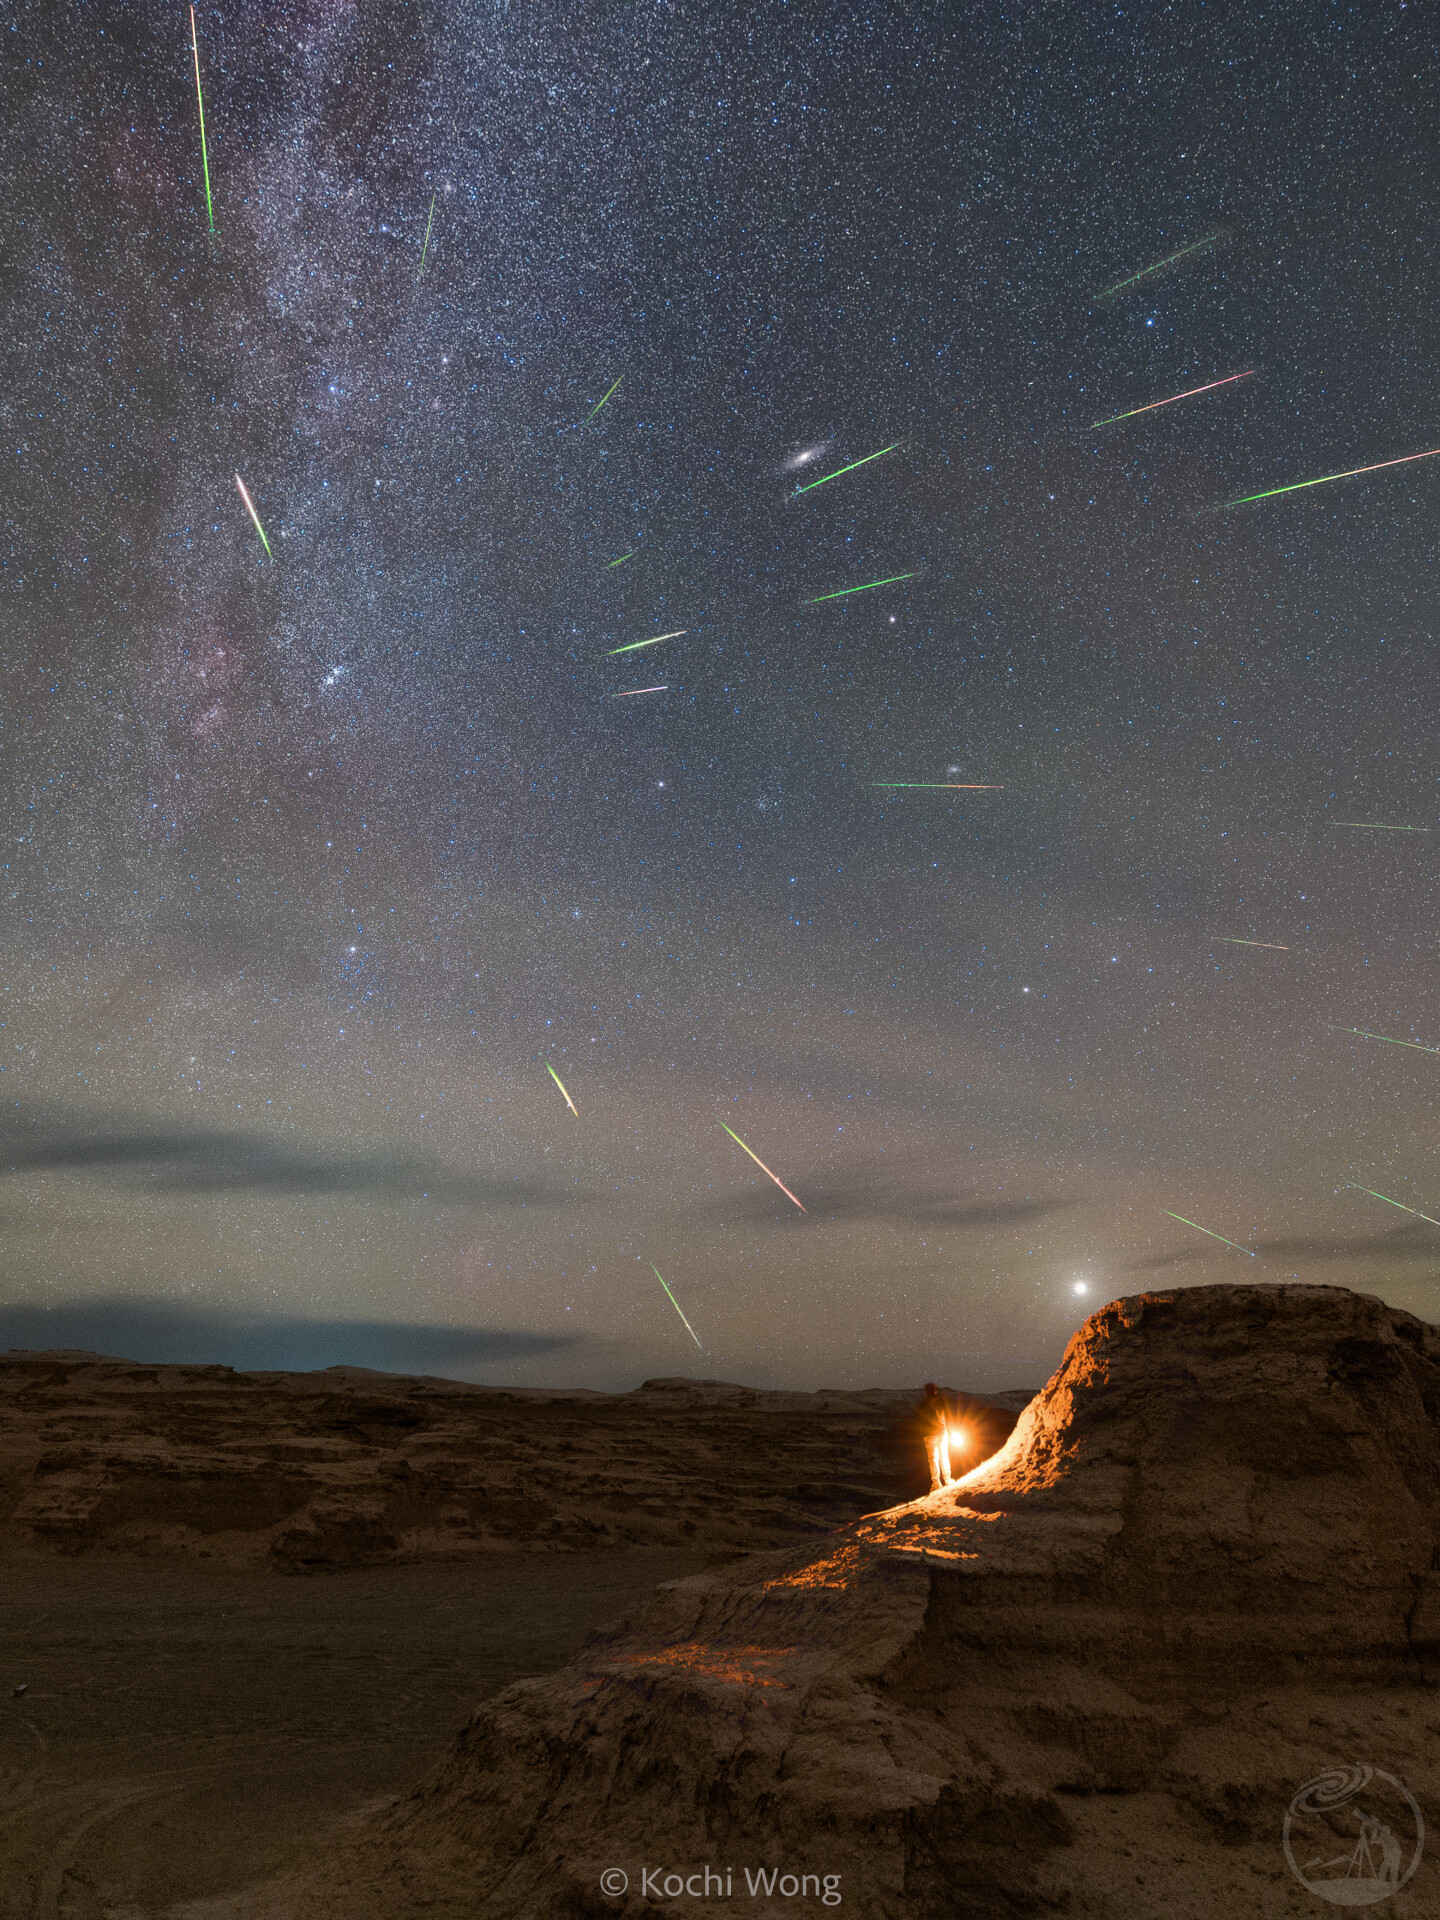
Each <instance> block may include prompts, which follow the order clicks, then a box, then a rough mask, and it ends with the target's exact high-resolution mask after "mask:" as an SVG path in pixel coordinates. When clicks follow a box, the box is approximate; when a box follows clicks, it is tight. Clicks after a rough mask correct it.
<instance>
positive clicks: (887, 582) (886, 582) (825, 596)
mask: <svg viewBox="0 0 1440 1920" xmlns="http://www.w3.org/2000/svg"><path fill="white" fill-rule="evenodd" d="M914 578H915V575H914V574H913V573H891V574H887V575H886V577H885V578H884V579H883V580H867V581H866V582H865V584H864V586H863V587H841V588H840V589H839V590H838V591H837V592H835V593H817V594H816V596H815V598H814V599H813V600H810V601H807V602H806V604H807V605H808V606H812V607H818V606H819V604H820V602H821V601H822V600H843V599H844V598H845V596H846V594H847V593H869V591H870V589H871V588H872V587H893V586H894V584H895V582H896V581H897V580H913V579H914Z"/></svg>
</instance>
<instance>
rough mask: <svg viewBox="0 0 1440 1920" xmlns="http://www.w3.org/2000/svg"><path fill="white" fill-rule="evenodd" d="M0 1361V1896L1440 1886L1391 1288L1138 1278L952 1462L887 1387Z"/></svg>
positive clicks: (1408, 1438) (889, 1903)
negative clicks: (2, 1729)
mask: <svg viewBox="0 0 1440 1920" xmlns="http://www.w3.org/2000/svg"><path fill="white" fill-rule="evenodd" d="M0 1390H3V1396H4V1397H3V1403H0V1404H3V1412H4V1426H3V1432H0V1447H3V1474H4V1488H5V1495H4V1497H5V1510H6V1513H7V1515H8V1518H7V1519H6V1522H5V1526H4V1530H3V1532H0V1544H3V1548H4V1552H5V1563H4V1565H5V1576H6V1661H7V1665H8V1669H9V1670H11V1671H13V1674H14V1676H15V1678H14V1685H17V1686H18V1685H22V1684H23V1685H25V1686H26V1688H27V1690H26V1691H25V1692H24V1693H23V1694H19V1695H15V1694H13V1692H12V1696H11V1698H10V1699H9V1701H8V1703H7V1705H8V1719H7V1722H6V1743H7V1744H6V1748H5V1766H6V1772H5V1779H4V1790H5V1795H6V1799H5V1815H4V1817H5V1822H6V1824H5V1838H6V1845H7V1849H8V1853H9V1861H10V1863H11V1864H10V1873H9V1878H8V1880H7V1884H6V1890H5V1894H4V1900H5V1903H6V1904H5V1905H4V1906H3V1908H0V1913H3V1915H4V1917H5V1920H12V1916H13V1920H22V1917H23V1920H30V1916H32V1915H35V1916H42V1920H52V1916H64V1917H65V1920H72V1917H73V1920H79V1917H80V1916H84V1917H85V1920H409V1916H411V1915H415V1914H420V1913H424V1914H426V1915H427V1916H431V1920H474V1917H475V1916H483V1920H532V1916H536V1915H540V1914H544V1915H546V1916H553V1917H554V1920H596V1916H600V1915H606V1914H611V1915H617V1916H619V1917H620V1920H636V1916H639V1915H640V1914H643V1913H650V1912H654V1911H657V1910H665V1909H673V1910H675V1911H677V1912H678V1911H690V1912H694V1913H705V1912H725V1911H730V1910H731V1909H732V1908H733V1909H734V1910H737V1911H745V1912H747V1913H750V1914H753V1915H756V1916H759V1917H760V1920H775V1917H776V1916H778V1915H781V1914H795V1913H800V1912H815V1913H818V1912H821V1911H833V1910H836V1908H837V1906H838V1907H839V1908H840V1909H843V1910H848V1911H850V1912H859V1913H864V1914H866V1915H867V1916H875V1917H876V1920H956V1916H961V1917H963V1920H990V1917H991V1916H1023V1917H1025V1920H1031V1917H1034V1920H1039V1916H1044V1915H1063V1916H1066V1920H1159V1916H1162V1915H1163V1916H1165V1920H1212V1916H1216V1915H1227V1916H1228V1915H1232V1914H1235V1915H1238V1914H1245V1915H1256V1916H1261V1917H1262V1920H1269V1916H1282V1915H1284V1916H1292V1915H1293V1916H1300V1915H1305V1914H1314V1913H1317V1912H1321V1911H1325V1910H1327V1909H1328V1906H1329V1905H1333V1904H1345V1905H1358V1904H1361V1903H1362V1899H1361V1896H1364V1897H1365V1899H1367V1900H1368V1901H1369V1902H1370V1903H1372V1904H1375V1905H1376V1906H1377V1910H1378V1911H1381V1912H1383V1913H1385V1914H1386V1915H1392V1916H1397V1920H1421V1917H1422V1916H1427V1917H1428V1916H1430V1915H1433V1914H1434V1913H1436V1912H1437V1911H1440V1871H1437V1868H1440V1860H1437V1852H1440V1849H1436V1848H1435V1847H1434V1845H1433V1844H1432V1845H1431V1847H1430V1850H1429V1852H1428V1853H1427V1851H1426V1846H1425V1829H1426V1828H1427V1826H1428V1829H1429V1832H1430V1835H1431V1839H1432V1842H1433V1836H1434V1832H1435V1829H1436V1827H1437V1824H1440V1799H1437V1795H1440V1329H1437V1328H1435V1327H1433V1326H1430V1325H1428V1324H1427V1323H1425V1322H1423V1321H1420V1320H1418V1319H1416V1318H1415V1317H1414V1316H1412V1315H1410V1314H1407V1313H1404V1312H1401V1311H1400V1310H1398V1309H1395V1308H1391V1307H1388V1306H1386V1305H1385V1304H1384V1303H1383V1302H1382V1301H1380V1300H1378V1299H1376V1298H1374V1297H1373V1296H1370V1295H1364V1294H1357V1293H1352V1292H1350V1291H1348V1290H1346V1289H1344V1288H1341V1287H1315V1286H1308V1285H1288V1286H1264V1285H1259V1286H1256V1285H1248V1286H1196V1287H1191V1288H1184V1289H1177V1290H1168V1291H1158V1290H1157V1291H1153V1292H1150V1293H1145V1294H1139V1295H1135V1296H1133V1297H1130V1298H1127V1299H1122V1300H1117V1301H1114V1302H1112V1303H1110V1304H1109V1305H1108V1306H1106V1307H1104V1308H1103V1309H1101V1310H1100V1311H1099V1312H1097V1313H1095V1314H1094V1315H1092V1316H1091V1318H1090V1319H1089V1320H1088V1321H1086V1323H1085V1324H1084V1326H1083V1327H1081V1328H1080V1329H1079V1330H1078V1331H1077V1333H1076V1334H1075V1335H1074V1337H1073V1339H1072V1340H1071V1343H1070V1346H1069V1349H1068V1350H1067V1353H1066V1355H1065V1359H1064V1361H1063V1363H1062V1365H1061V1366H1060V1368H1059V1369H1058V1370H1057V1372H1056V1373H1055V1374H1054V1376H1053V1377H1052V1378H1051V1379H1050V1380H1049V1381H1048V1382H1047V1383H1046V1384H1045V1385H1044V1387H1043V1388H1042V1389H1041V1391H1040V1392H1039V1393H1038V1394H1035V1395H1033V1396H1031V1395H1030V1394H1029V1392H1028V1391H1027V1390H1017V1391H1016V1392H1015V1393H1014V1394H1012V1395H1004V1396H997V1397H995V1398H994V1399H992V1400H990V1401H989V1402H981V1401H978V1400H977V1401H973V1402H972V1403H971V1404H970V1405H969V1407H968V1409H967V1412H966V1415H965V1421H966V1424H967V1426H971V1427H973V1428H975V1429H976V1430H977V1431H979V1432H981V1434H982V1444H981V1445H979V1446H978V1447H977V1448H976V1450H975V1452H976V1456H977V1463H976V1464H975V1465H974V1466H973V1467H970V1468H968V1470H966V1471H964V1472H963V1473H962V1474H961V1475H960V1476H959V1478H958V1479H957V1481H956V1482H955V1484H953V1485H951V1486H947V1487H944V1488H941V1489H939V1490H936V1491H933V1492H931V1491H929V1490H928V1489H927V1481H926V1475H925V1472H924V1468H923V1453H922V1448H921V1440H920V1433H919V1428H918V1424H917V1418H916V1412H915V1396H914V1395H913V1394H911V1393H908V1392H884V1391H875V1392H871V1393H856V1394H845V1393H819V1394H814V1395H806V1394H764V1393H754V1392H750V1391H748V1390H746V1389H745V1388H743V1387H737V1386H730V1385H725V1384H722V1383H715V1382H709V1383H707V1382H694V1381H680V1380H672V1381H656V1382H651V1383H649V1384H648V1385H647V1386H646V1387H644V1388H641V1389H640V1390H638V1391H637V1392H635V1393H633V1394H627V1395H619V1396H611V1397H603V1396H586V1397H577V1396H564V1395H543V1394H528V1395H505V1394H500V1393H495V1392H493V1391H486V1390H483V1389H465V1388H457V1387H454V1386H452V1385H449V1384H447V1383H444V1382H432V1381H414V1382H411V1381H404V1380H393V1379H377V1378H376V1377H375V1376H358V1375H343V1376H342V1375H339V1374H332V1375H329V1376H297V1377H290V1378H287V1377H284V1376H263V1377H262V1376H250V1377H246V1376H237V1375H226V1374H225V1372H224V1370H223V1369H209V1370H203V1369H202V1370H197V1369H164V1368H150V1369H144V1368H139V1367H136V1366H130V1365H126V1364H122V1363H114V1362H103V1361H99V1360H96V1359H94V1358H93V1357H91V1358H83V1357H76V1356H64V1355H58V1356H57V1355H51V1356H44V1357H35V1356H30V1357H22V1356H14V1355H12V1356H10V1358H9V1359H8V1360H7V1361H6V1362H5V1372H4V1376H3V1382H0ZM979 1456H983V1457H979ZM7 1691H10V1690H9V1689H7ZM1292 1840H1293V1843H1294V1847H1295V1848H1298V1849H1299V1852H1298V1855H1295V1856H1294V1857H1292V1855H1291V1854H1287V1852H1286V1848H1287V1847H1290V1846H1291V1842H1292ZM1292 1852H1293V1849H1292ZM1387 1862H1388V1863H1389V1864H1387ZM1301 1868H1306V1869H1308V1871H1309V1874H1310V1878H1309V1879H1308V1880H1303V1879H1302V1875H1301V1872H1300V1869H1301ZM757 1872H758V1873H760V1874H762V1875H769V1876H770V1878H769V1879H768V1880H762V1881H761V1883H760V1890H759V1891H758V1892H756V1891H755V1890H754V1887H753V1886H751V1884H750V1882H751V1876H752V1875H754V1874H755V1873H757ZM707 1873H708V1874H713V1875H714V1876H716V1878H715V1880H714V1887H715V1888H716V1889H717V1890H716V1891H714V1892H711V1891H709V1889H710V1888H711V1885H712V1883H711V1881H709V1880H705V1879H704V1878H703V1875H704V1874H707ZM655 1875H659V1876H660V1878H659V1880H658V1881H657V1880H656V1879H654V1878H653V1876H655ZM722 1880H723V1882H724V1891H723V1892H720V1891H718V1889H719V1887H720V1885H721V1882H722ZM1317 1885H1319V1886H1321V1887H1322V1889H1323V1893H1322V1894H1320V1895H1317V1893H1316V1892H1315V1887H1316V1886H1317ZM1381 1901H1383V1902H1384V1905H1383V1906H1381V1905H1380V1904H1379V1903H1380V1902H1381Z"/></svg>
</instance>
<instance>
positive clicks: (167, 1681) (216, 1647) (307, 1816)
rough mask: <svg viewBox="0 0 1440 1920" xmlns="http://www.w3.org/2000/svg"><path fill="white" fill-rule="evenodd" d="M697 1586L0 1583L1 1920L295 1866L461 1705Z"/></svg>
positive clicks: (525, 1561) (47, 1577)
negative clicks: (634, 1605) (649, 1595)
mask: <svg viewBox="0 0 1440 1920" xmlns="http://www.w3.org/2000/svg"><path fill="white" fill-rule="evenodd" d="M705 1564H706V1556H705V1555H704V1554H702V1553H695V1552H691V1553H685V1552H677V1551H674V1550H660V1551H657V1550H655V1549H653V1548H638V1549H630V1550H624V1551H612V1552H606V1551H601V1552H594V1553H590V1554H586V1555H583V1556H579V1555H577V1556H567V1557H566V1560H565V1563H564V1565H563V1568H561V1567H557V1566H556V1564H555V1562H554V1560H553V1559H552V1558H550V1557H548V1556H547V1557H545V1558H543V1559H542V1558H539V1557H535V1556H528V1555H525V1556H521V1555H516V1554H513V1553H509V1554H493V1555H488V1556H486V1557H484V1558H483V1559H472V1560H470V1561H468V1562H466V1563H465V1564H464V1565H456V1566H434V1565H429V1566H399V1567H394V1566H392V1567H373V1568H364V1569H360V1570H357V1571H354V1572H350V1573H346V1574H343V1575H339V1576H335V1575H332V1576H329V1577H326V1578H320V1579H310V1580H293V1579H291V1580H285V1579H276V1578H275V1577H274V1576H273V1575H267V1574H265V1573H263V1572H235V1571H230V1570H226V1569H222V1568H213V1567H208V1566H204V1565H196V1564H194V1563H193V1562H191V1563H185V1562H173V1561H157V1560H152V1559H131V1558H126V1557H118V1556H116V1557H111V1556H105V1557H103V1558H100V1559H97V1558H93V1557H89V1556H87V1557H85V1558H83V1559H77V1560H68V1561H66V1560H61V1561H9V1562H8V1563H7V1564H6V1565H5V1567H4V1576H3V1598H0V1627H3V1640H0V1857H3V1860H4V1866H3V1868H0V1915H3V1916H4V1920H100V1916H101V1915H105V1916H108V1917H109V1920H118V1917H119V1916H124V1917H125V1920H141V1916H144V1917H145V1920H151V1916H159V1915H162V1914H164V1913H166V1912H167V1911H168V1910H169V1909H170V1908H172V1907H173V1906H174V1905H175V1904H176V1903H178V1902H182V1901H184V1902H188V1901H190V1900H193V1899H196V1898H200V1897H202V1896H207V1895H214V1894H219V1893H222V1892H226V1891H229V1890H232V1889H234V1888H235V1887H238V1886H244V1885H246V1884H248V1883H249V1882H251V1881H253V1880H259V1879H263V1878H265V1877H267V1876H268V1875H270V1874H272V1873H275V1872H277V1871H284V1870H287V1869H292V1868H294V1867H298V1866H300V1865H302V1864H303V1863H304V1861H305V1859H306V1858H307V1856H308V1853H309V1852H310V1851H312V1850H313V1849H314V1847H315V1846H316V1844H317V1843H318V1842H319V1840H320V1839H321V1837H322V1836H323V1834H324V1832H325V1830H326V1828H327V1826H328V1825H329V1822H330V1821H331V1820H332V1819H333V1818H334V1817H336V1816H338V1815H342V1814H344V1813H347V1812H349V1811H351V1810H353V1809H354V1808H356V1807H357V1806H359V1805H361V1804H362V1803H363V1802H365V1801H367V1800H370V1799H373V1798H374V1797H375V1796H377V1795H386V1794H390V1793H398V1792H400V1791H402V1790H403V1789H405V1788H407V1787H409V1786H410V1785H411V1783H412V1782H413V1781H414V1780H415V1778H416V1777H417V1775H419V1774H420V1773H421V1772H423V1770H424V1769H425V1768H426V1767H428V1766H429V1765H430V1764H431V1763H432V1762H433V1761H435V1760H437V1759H438V1758H439V1757H440V1756H441V1755H442V1754H443V1753H444V1752H445V1751H446V1750H447V1749H448V1748H449V1746H450V1745H451V1743H452V1742H453V1740H454V1737H455V1735H456V1733H457V1731H458V1730H459V1729H460V1727H462V1726H463V1725H464V1723H465V1721H466V1719H467V1717H468V1716H469V1714H470V1713H471V1711H472V1710H473V1709H474V1707H475V1706H476V1705H477V1704H478V1703H479V1702H480V1701H482V1700H485V1699H487V1698H489V1697H490V1696H491V1695H493V1694H495V1693H498V1692H499V1691H500V1690H501V1689H502V1688H503V1687H505V1686H507V1685H508V1684H509V1683H510V1682H511V1681H512V1680H515V1679H517V1678H519V1677H520V1676H522V1675H526V1674H535V1673H542V1672H545V1671H548V1670H549V1669H551V1668H553V1667H557V1666H560V1665H562V1664H563V1663H564V1662H565V1661H567V1660H569V1659H571V1658H572V1657H573V1656H574V1654H575V1653H576V1652H577V1651H578V1649H579V1648H580V1646H581V1644H582V1642H583V1641H584V1639H585V1636H586V1635H587V1633H588V1632H589V1631H590V1630H591V1629H592V1628H593V1627H595V1626H596V1625H598V1624H599V1623H600V1622H602V1621H603V1620H606V1619H608V1618H612V1617H613V1616H615V1615H617V1614H619V1613H621V1612H623V1611H624V1609H625V1607H626V1605H627V1603H629V1602H630V1601H631V1599H632V1598H634V1597H636V1596H638V1595H640V1594H642V1593H646V1592H648V1591H650V1590H651V1589H653V1587H654V1586H655V1583H656V1582H657V1581H660V1580H665V1579H670V1578H676V1577H679V1576H681V1575H684V1574H688V1573H692V1572H695V1571H698V1570H699V1569H700V1568H701V1567H702V1566H704V1565H705ZM21 1685H24V1686H26V1687H27V1691H26V1692H25V1693H24V1694H23V1695H21V1696H20V1697H19V1698H15V1697H14V1696H13V1691H12V1690H13V1689H14V1688H15V1687H17V1686H21Z"/></svg>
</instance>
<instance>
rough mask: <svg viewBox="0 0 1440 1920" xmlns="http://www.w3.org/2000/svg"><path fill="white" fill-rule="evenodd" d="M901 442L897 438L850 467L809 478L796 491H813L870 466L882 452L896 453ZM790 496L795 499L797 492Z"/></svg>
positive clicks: (853, 461) (854, 461)
mask: <svg viewBox="0 0 1440 1920" xmlns="http://www.w3.org/2000/svg"><path fill="white" fill-rule="evenodd" d="M899 444H900V442H899V441H898V440H896V441H895V442H894V443H893V445H891V446H888V447H881V449H880V452H879V453H867V454H866V455H865V458H864V459H863V460H852V461H851V462H850V464H849V466H848V467H837V468H836V469H835V471H834V473H825V474H822V475H821V476H820V478H819V479H818V480H807V481H806V483H805V485H804V486H803V487H796V489H795V493H813V492H814V490H815V488H816V487H823V486H824V484H825V482H826V481H827V480H838V479H839V478H840V476H841V474H842V473H853V472H854V471H855V469H856V467H868V466H869V464H870V462H871V461H872V460H878V459H880V457H881V455H882V454H886V453H894V451H895V448H896V447H898V446H899ZM790 497H791V499H792V500H793V499H794V497H795V494H792V495H791V496H790Z"/></svg>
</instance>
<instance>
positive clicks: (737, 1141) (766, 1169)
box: [720, 1120, 806, 1213]
mask: <svg viewBox="0 0 1440 1920" xmlns="http://www.w3.org/2000/svg"><path fill="white" fill-rule="evenodd" d="M720 1124H721V1126H722V1127H725V1122H724V1121H723V1120H722V1121H721V1122H720ZM725 1131H726V1133H728V1134H730V1138H731V1139H732V1140H733V1141H734V1142H735V1144H736V1146H737V1147H742V1148H744V1150H745V1152H746V1153H750V1149H749V1147H747V1146H745V1142H744V1141H743V1140H742V1139H741V1138H740V1136H739V1134H738V1133H732V1132H731V1130H730V1128H729V1127H725ZM750 1158H751V1159H752V1160H753V1161H754V1162H755V1164H756V1166H757V1167H759V1169H760V1171H761V1172H762V1173H770V1169H769V1167H767V1166H766V1164H765V1162H764V1161H763V1160H762V1159H761V1158H760V1156H759V1154H758V1153H750ZM770 1178H771V1179H772V1180H773V1181H774V1182H775V1184H776V1186H777V1187H779V1189H780V1191H781V1193H783V1194H784V1196H785V1198H786V1199H787V1200H795V1196H794V1194H793V1193H791V1191H790V1189H789V1187H787V1186H786V1184H785V1182H784V1181H783V1180H782V1179H781V1178H780V1176H779V1174H778V1173H770ZM795 1204H796V1206H797V1207H800V1202H799V1201H798V1200H795ZM800 1211H801V1213H804V1212H805V1211H806V1209H805V1208H804V1207H800Z"/></svg>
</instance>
